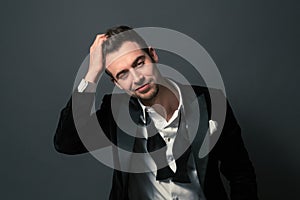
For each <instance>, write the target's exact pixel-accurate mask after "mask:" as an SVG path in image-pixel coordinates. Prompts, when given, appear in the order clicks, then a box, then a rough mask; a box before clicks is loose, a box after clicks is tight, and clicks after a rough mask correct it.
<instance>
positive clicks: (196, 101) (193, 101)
mask: <svg viewBox="0 0 300 200" xmlns="http://www.w3.org/2000/svg"><path fill="white" fill-rule="evenodd" d="M179 86H180V87H181V93H182V99H183V105H184V110H185V119H186V124H187V125H188V127H187V128H188V133H189V137H190V142H191V144H192V152H193V156H194V160H195V164H196V168H197V174H198V178H199V182H200V184H201V186H202V188H203V187H204V180H205V174H206V169H207V162H208V156H206V157H204V158H200V157H199V153H200V149H201V150H203V148H204V149H205V148H206V147H204V146H203V142H204V138H205V136H206V134H207V131H208V129H209V124H208V121H209V112H208V109H207V103H206V99H205V95H204V93H203V92H201V91H200V90H199V89H198V90H197V89H195V91H194V90H193V88H192V87H191V86H182V85H179Z"/></svg>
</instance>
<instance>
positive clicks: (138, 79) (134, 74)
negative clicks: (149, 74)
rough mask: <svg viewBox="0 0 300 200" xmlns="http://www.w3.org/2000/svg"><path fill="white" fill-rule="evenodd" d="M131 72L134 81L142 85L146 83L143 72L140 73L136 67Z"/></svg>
mask: <svg viewBox="0 0 300 200" xmlns="http://www.w3.org/2000/svg"><path fill="white" fill-rule="evenodd" d="M131 74H132V77H133V81H134V83H135V84H136V85H140V84H143V83H144V79H145V77H144V76H143V74H142V73H139V72H138V71H137V70H136V69H132V70H131Z"/></svg>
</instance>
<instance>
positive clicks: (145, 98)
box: [134, 84, 159, 101]
mask: <svg viewBox="0 0 300 200" xmlns="http://www.w3.org/2000/svg"><path fill="white" fill-rule="evenodd" d="M158 92H159V86H158V84H155V85H154V87H153V88H152V89H151V90H150V91H149V93H147V94H145V95H144V94H135V95H134V96H135V97H136V98H138V99H140V100H141V101H151V100H153V99H154V98H155V97H156V96H157V94H158Z"/></svg>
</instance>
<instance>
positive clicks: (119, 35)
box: [102, 26, 153, 80]
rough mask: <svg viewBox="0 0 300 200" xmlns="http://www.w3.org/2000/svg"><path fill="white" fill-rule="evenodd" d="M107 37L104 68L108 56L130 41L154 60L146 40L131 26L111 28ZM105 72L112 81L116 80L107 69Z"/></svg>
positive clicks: (103, 53)
mask: <svg viewBox="0 0 300 200" xmlns="http://www.w3.org/2000/svg"><path fill="white" fill-rule="evenodd" d="M105 36H106V37H107V38H108V39H107V40H105V41H104V42H103V44H102V58H103V63H102V64H103V66H105V65H106V55H107V54H109V53H112V52H114V51H117V50H118V49H119V48H120V47H121V46H122V44H123V43H124V42H128V41H130V42H136V43H137V44H138V45H139V46H140V47H141V49H142V50H143V51H145V52H146V53H147V54H148V55H149V56H150V58H151V59H152V56H151V54H150V51H149V48H148V45H147V43H146V42H145V40H144V39H143V38H142V37H141V36H140V35H139V34H138V33H137V32H136V31H134V30H133V29H132V28H131V27H129V26H117V27H113V28H110V29H108V30H107V31H106V32H105ZM152 61H153V59H152ZM105 72H106V73H107V74H108V75H109V76H110V77H111V79H112V80H114V77H113V75H112V74H111V73H110V72H109V71H108V70H106V69H105Z"/></svg>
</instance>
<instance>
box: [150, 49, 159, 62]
mask: <svg viewBox="0 0 300 200" xmlns="http://www.w3.org/2000/svg"><path fill="white" fill-rule="evenodd" d="M149 53H150V56H151V57H152V59H153V60H154V61H155V62H156V63H157V62H158V55H157V54H156V51H155V49H153V48H152V47H149Z"/></svg>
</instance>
